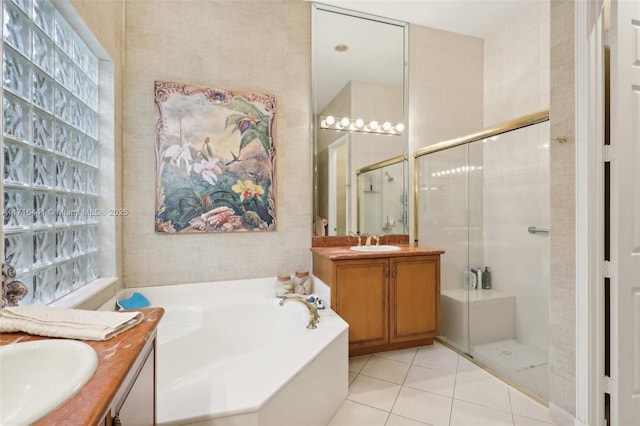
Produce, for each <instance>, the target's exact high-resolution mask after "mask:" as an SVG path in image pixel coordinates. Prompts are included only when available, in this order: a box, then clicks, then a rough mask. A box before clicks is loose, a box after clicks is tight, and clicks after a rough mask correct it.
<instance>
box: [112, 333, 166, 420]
mask: <svg viewBox="0 0 640 426" xmlns="http://www.w3.org/2000/svg"><path fill="white" fill-rule="evenodd" d="M155 347H156V339H155V333H154V336H153V339H150V340H149V341H148V342H147V343H146V344H145V346H144V348H143V349H142V352H141V353H140V355H139V356H138V357H137V359H136V360H135V362H134V363H133V365H132V367H131V369H130V370H129V372H128V373H127V375H126V377H125V379H124V380H123V382H122V384H121V385H120V387H119V388H118V391H117V392H116V395H115V397H114V399H113V401H112V402H111V404H110V407H109V410H108V412H107V414H106V415H105V421H104V424H105V425H106V426H112V425H113V426H117V425H126V426H145V425H154V424H156V349H155Z"/></svg>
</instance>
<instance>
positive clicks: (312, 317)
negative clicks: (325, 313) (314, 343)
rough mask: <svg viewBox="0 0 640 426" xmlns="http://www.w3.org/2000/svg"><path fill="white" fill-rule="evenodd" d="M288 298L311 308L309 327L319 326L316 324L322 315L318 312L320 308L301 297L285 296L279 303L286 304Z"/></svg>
mask: <svg viewBox="0 0 640 426" xmlns="http://www.w3.org/2000/svg"><path fill="white" fill-rule="evenodd" d="M287 300H294V301H296V302H299V303H302V304H303V305H304V306H306V307H307V309H308V310H309V323H308V324H307V328H309V329H311V328H318V326H317V325H316V324H318V321H320V315H319V314H318V309H317V308H316V307H315V306H313V305H312V304H311V303H309V302H307V301H306V300H304V299H302V298H300V297H285V298H284V299H282V300H281V301H280V302H279V303H278V305H280V306H284V302H286V301H287Z"/></svg>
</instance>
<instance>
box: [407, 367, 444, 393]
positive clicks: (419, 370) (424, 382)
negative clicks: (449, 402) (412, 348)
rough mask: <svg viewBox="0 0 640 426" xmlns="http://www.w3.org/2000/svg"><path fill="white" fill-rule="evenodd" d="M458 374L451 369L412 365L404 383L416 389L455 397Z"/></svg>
mask: <svg viewBox="0 0 640 426" xmlns="http://www.w3.org/2000/svg"><path fill="white" fill-rule="evenodd" d="M455 383H456V375H455V374H454V373H452V372H450V371H443V370H436V369H433V368H427V367H421V366H419V365H412V366H411V368H410V369H409V373H408V374H407V378H406V379H405V380H404V385H405V386H407V387H410V388H414V389H420V390H423V391H428V392H433V393H437V394H438V395H442V396H448V397H450V398H452V397H453V389H454V387H455Z"/></svg>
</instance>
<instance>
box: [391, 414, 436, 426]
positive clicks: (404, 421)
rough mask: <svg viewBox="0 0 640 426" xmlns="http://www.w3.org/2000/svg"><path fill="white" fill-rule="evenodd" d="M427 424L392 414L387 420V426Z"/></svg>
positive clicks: (420, 425)
mask: <svg viewBox="0 0 640 426" xmlns="http://www.w3.org/2000/svg"><path fill="white" fill-rule="evenodd" d="M425 425H427V423H422V422H419V421H417V420H412V419H408V418H406V417H402V416H398V415H396V414H393V413H391V414H390V415H389V418H388V419H387V423H386V425H385V426H425Z"/></svg>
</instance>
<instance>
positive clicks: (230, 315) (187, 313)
mask: <svg viewBox="0 0 640 426" xmlns="http://www.w3.org/2000/svg"><path fill="white" fill-rule="evenodd" d="M273 286H274V281H273V279H271V278H269V279H253V280H242V281H225V282H214V283H199V284H182V285H169V286H157V287H143V288H136V289H127V290H125V293H123V294H121V295H119V298H122V297H123V296H125V297H126V295H127V294H126V293H127V292H128V293H131V292H132V291H134V290H135V291H139V292H140V293H142V294H144V295H145V296H146V297H147V298H148V299H149V301H150V302H151V304H152V306H162V307H164V309H165V315H164V317H163V318H162V320H161V322H160V324H159V326H158V340H157V343H158V346H157V348H158V350H157V370H156V371H157V420H158V424H161V425H182V424H199V425H223V426H226V425H242V426H251V425H278V426H284V425H296V426H297V425H326V424H327V423H328V422H329V420H330V419H331V417H332V416H333V414H334V413H335V411H336V410H337V409H338V407H339V406H340V404H341V403H342V401H343V400H344V398H346V395H347V389H348V342H347V329H348V326H347V324H346V323H345V322H344V321H343V320H342V319H341V318H340V317H339V316H338V315H337V314H336V313H335V312H333V311H332V310H331V309H329V308H327V309H325V310H321V311H320V316H321V318H320V322H319V323H318V328H317V329H313V330H309V329H307V328H306V325H307V322H308V319H309V312H308V311H307V309H306V307H305V306H303V305H302V304H300V303H297V302H287V303H285V304H284V305H283V306H279V305H278V302H279V299H276V298H275V297H273Z"/></svg>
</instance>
